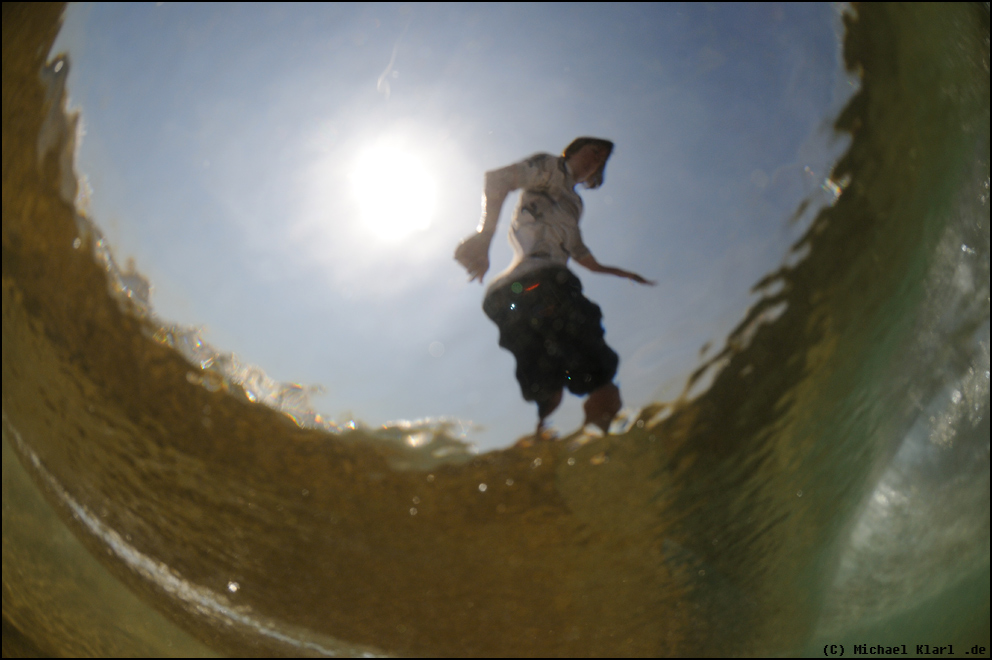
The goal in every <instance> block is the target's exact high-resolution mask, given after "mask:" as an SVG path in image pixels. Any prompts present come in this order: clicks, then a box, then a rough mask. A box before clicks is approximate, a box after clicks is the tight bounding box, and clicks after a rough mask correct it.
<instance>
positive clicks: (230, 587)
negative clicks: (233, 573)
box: [227, 581, 241, 594]
mask: <svg viewBox="0 0 992 660" xmlns="http://www.w3.org/2000/svg"><path fill="white" fill-rule="evenodd" d="M240 588H241V585H240V584H238V583H237V582H234V581H231V582H228V583H227V590H228V591H230V592H231V593H232V594H233V593H237V591H238V589H240Z"/></svg>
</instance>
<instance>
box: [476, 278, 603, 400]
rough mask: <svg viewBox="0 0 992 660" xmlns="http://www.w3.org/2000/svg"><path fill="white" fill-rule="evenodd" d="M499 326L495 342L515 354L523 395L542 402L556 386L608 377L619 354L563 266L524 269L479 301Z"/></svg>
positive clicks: (591, 385)
mask: <svg viewBox="0 0 992 660" xmlns="http://www.w3.org/2000/svg"><path fill="white" fill-rule="evenodd" d="M482 309H483V310H485V312H486V315H487V316H488V317H489V318H491V319H492V320H493V321H494V322H495V323H496V325H497V326H499V345H500V346H502V347H503V348H505V349H507V350H508V351H510V352H511V353H513V355H514V356H515V357H516V358H517V380H518V381H519V382H520V389H521V391H522V392H523V395H524V399H525V400H527V401H536V402H537V404H538V406H539V407H543V404H545V403H547V402H548V401H549V400H550V399H552V398H553V397H554V396H555V394H557V393H558V392H559V391H560V390H561V389H562V387H567V388H568V389H569V390H571V391H572V392H573V393H575V394H578V395H584V394H589V393H590V392H592V391H593V390H595V389H597V388H599V387H601V386H603V385H605V384H607V383H609V382H611V381H612V380H613V377H614V376H615V375H616V373H617V364H618V363H619V358H618V357H617V354H616V353H615V352H614V351H613V349H611V348H610V347H609V346H607V345H606V341H605V340H604V339H603V324H602V319H603V314H602V312H601V311H600V309H599V305H597V304H596V303H594V302H592V301H590V300H588V299H587V298H586V297H585V296H583V295H582V283H581V282H579V278H577V277H576V276H575V275H573V274H572V272H571V271H569V270H568V269H567V268H561V267H555V268H547V269H542V270H539V271H536V272H533V273H529V274H527V275H525V276H523V277H522V278H520V279H519V280H516V281H513V282H511V283H509V284H507V285H505V286H501V287H500V288H498V289H496V290H494V291H492V292H490V293H489V294H488V295H487V296H486V299H485V301H483V303H482Z"/></svg>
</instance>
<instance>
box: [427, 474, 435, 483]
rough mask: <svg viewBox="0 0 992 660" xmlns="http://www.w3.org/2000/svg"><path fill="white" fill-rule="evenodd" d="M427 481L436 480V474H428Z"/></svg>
mask: <svg viewBox="0 0 992 660" xmlns="http://www.w3.org/2000/svg"><path fill="white" fill-rule="evenodd" d="M427 481H428V482H433V481H434V475H433V474H428V475H427Z"/></svg>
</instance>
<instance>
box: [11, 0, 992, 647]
mask: <svg viewBox="0 0 992 660" xmlns="http://www.w3.org/2000/svg"><path fill="white" fill-rule="evenodd" d="M58 15H59V10H40V9H39V10H36V9H26V8H17V9H14V8H11V9H8V8H7V6H5V8H4V21H3V23H4V46H3V48H4V83H3V84H4V110H3V136H4V137H3V159H4V174H3V205H4V211H3V266H2V267H3V373H4V376H3V382H4V386H3V422H4V436H5V439H6V442H9V443H10V445H11V448H12V449H13V453H14V454H16V455H17V456H18V457H19V459H20V462H21V464H22V465H23V466H24V468H25V470H26V472H27V473H28V474H29V475H30V477H31V479H32V480H33V482H34V484H36V485H37V486H39V487H40V490H41V491H42V492H44V494H45V497H46V499H47V500H48V501H49V502H50V503H51V504H52V505H53V506H54V508H55V509H56V511H58V513H59V515H60V517H61V518H62V519H63V520H64V521H65V524H66V525H67V526H68V528H69V529H71V530H72V531H73V532H74V534H75V535H76V536H77V537H78V539H79V541H81V542H82V545H83V546H85V547H86V548H87V549H88V550H89V551H90V552H92V553H93V554H94V555H95V556H97V557H99V558H100V562H101V563H102V564H103V565H104V566H105V567H106V569H107V570H109V572H110V575H112V576H113V578H114V579H116V580H119V582H121V583H123V584H124V585H126V586H127V587H128V588H129V589H130V590H132V591H133V592H135V593H137V594H138V595H139V597H140V598H141V599H142V601H144V602H145V603H148V604H150V605H152V607H153V608H154V609H156V610H158V611H160V612H163V613H164V614H165V615H166V617H167V619H169V620H171V621H173V622H175V623H178V624H179V626H180V627H181V628H183V629H185V630H186V631H188V632H189V633H190V634H191V635H192V637H193V638H195V639H197V640H199V641H200V642H202V643H205V644H206V645H207V647H209V648H210V649H213V650H216V651H220V652H225V653H233V654H243V653H268V652H275V653H281V654H301V653H317V654H334V653H342V652H344V653H361V652H374V653H378V652H385V653H397V654H440V655H458V654H473V655H483V654H514V655H552V654H554V655H579V654H583V655H593V654H619V653H623V654H629V655H650V656H657V655H663V654H664V655H694V654H695V655H701V654H718V655H731V654H734V655H739V654H768V653H788V652H802V651H803V650H804V649H809V648H812V647H811V646H810V645H811V644H814V643H817V640H821V639H822V640H826V641H827V642H832V641H833V640H834V639H835V638H836V639H848V638H850V636H852V635H853V634H854V633H856V632H857V631H859V630H863V629H865V626H869V627H870V626H871V625H873V622H882V623H884V622H887V621H889V622H891V621H893V620H896V619H898V617H899V616H900V615H902V614H905V616H913V612H914V608H916V607H918V606H920V605H921V604H926V603H928V602H938V601H939V599H940V598H941V597H946V594H948V593H951V592H952V591H953V590H954V589H958V590H959V591H958V592H954V593H957V594H959V595H960V593H964V594H965V600H966V601H967V602H966V603H965V604H964V605H961V604H960V603H959V607H964V608H965V610H963V611H965V612H966V614H965V615H962V616H963V618H962V617H958V624H955V625H956V626H957V627H955V625H951V624H946V625H943V627H941V626H940V625H938V627H937V628H935V629H934V630H936V631H938V632H940V633H941V634H946V635H949V636H955V635H958V636H959V637H960V641H958V639H957V638H955V640H954V641H955V643H957V644H970V643H971V641H972V638H974V640H973V641H974V642H975V643H978V644H982V643H985V644H986V645H987V639H988V617H987V612H988V587H987V584H988V581H987V580H984V584H985V586H984V588H983V590H979V591H976V592H974V593H972V592H971V591H964V592H962V591H960V590H961V589H963V588H964V587H962V584H964V583H965V582H967V580H968V579H969V578H972V577H973V576H975V575H979V576H981V575H985V576H987V575H988V556H989V554H988V549H989V545H988V544H989V516H988V492H989V449H988V447H989V444H988V407H989V389H988V386H989V339H988V336H989V335H988V333H989V325H988V323H989V321H988V319H989V288H988V287H989V274H988V263H989V261H988V260H989V224H988V223H989V212H988V195H989V189H988V186H989V183H988V181H989V178H988V177H989V173H988V172H989V142H988V129H989V116H988V98H989V89H988V61H989V60H988V57H989V53H988V12H987V9H985V10H983V9H981V8H980V7H978V8H974V7H972V8H967V7H961V8H955V9H941V10H938V9H934V8H933V7H927V6H898V7H891V6H875V5H869V6H859V7H857V8H856V10H855V11H852V12H851V13H850V14H848V15H846V16H845V19H844V23H845V28H846V34H845V41H844V57H845V63H846V67H847V68H848V70H849V71H852V72H856V73H858V74H859V75H860V76H861V81H862V86H861V88H860V89H859V91H858V92H857V93H856V94H855V95H854V96H853V97H852V98H851V100H850V101H849V103H848V104H847V106H846V107H845V108H844V110H843V112H842V113H841V115H840V116H839V118H838V119H837V121H836V129H837V130H838V131H839V132H842V133H846V134H849V135H850V136H851V142H850V146H849V148H848V150H847V151H846V153H845V154H844V156H843V157H842V158H841V159H840V161H839V162H838V163H837V164H836V166H835V167H834V170H833V173H832V175H831V182H833V184H834V186H835V188H836V189H835V190H834V191H833V192H834V193H835V196H836V199H835V201H834V202H833V203H832V204H831V205H828V206H825V207H823V208H822V209H820V211H819V212H818V214H817V215H816V217H815V218H814V219H813V221H812V222H811V224H810V226H809V229H808V230H807V231H806V232H805V234H804V235H803V237H802V239H801V240H800V241H799V242H798V243H797V244H796V245H795V246H794V250H795V252H796V254H797V258H796V259H794V260H789V261H787V265H785V266H782V267H781V268H779V269H777V270H775V271H774V272H772V273H771V274H769V275H768V276H767V277H766V278H765V279H763V280H762V281H760V282H759V283H757V285H756V287H755V290H756V291H757V292H759V294H761V295H762V297H760V299H759V300H758V302H757V303H755V304H754V305H753V306H752V308H751V309H750V310H749V311H748V313H747V315H746V317H745V318H744V319H743V320H742V321H741V323H740V324H739V325H738V326H737V327H736V328H735V329H734V330H733V332H732V333H731V334H730V336H729V337H728V338H727V341H726V343H725V345H724V346H723V347H722V348H721V349H720V350H719V351H718V352H717V353H716V355H714V356H713V357H711V358H710V359H708V360H707V361H706V363H704V364H703V365H702V366H701V367H700V368H699V370H698V371H697V372H696V373H695V374H694V375H693V377H692V378H691V379H690V382H689V386H688V387H687V392H689V391H691V390H692V386H693V385H694V384H695V383H696V382H702V383H704V385H705V386H704V387H702V388H700V389H701V390H702V391H700V392H698V393H697V392H695V391H693V392H692V393H693V395H692V396H685V397H683V398H681V399H679V400H677V401H675V402H667V403H661V402H659V403H656V404H653V405H649V406H647V407H645V408H643V409H642V410H640V411H639V412H638V413H637V414H635V415H632V416H631V417H630V419H629V420H628V423H626V424H625V425H624V428H622V429H620V432H618V433H615V434H613V435H609V436H605V437H590V436H586V435H584V434H581V433H578V434H575V435H573V436H570V437H566V438H564V439H562V441H560V442H554V443H542V442H533V443H521V444H518V445H517V446H515V447H513V448H510V449H505V450H501V451H493V452H488V453H485V454H481V455H474V454H472V453H470V452H467V451H465V450H464V448H463V446H462V445H461V444H460V443H459V442H458V441H457V440H456V439H453V438H451V437H449V436H448V435H447V434H446V430H445V427H444V426H443V425H441V426H438V425H436V424H427V425H425V426H424V427H423V428H421V427H411V426H403V425H400V426H397V427H394V428H387V429H383V430H382V431H381V432H380V431H370V430H368V429H362V428H356V429H340V428H336V429H327V428H319V427H321V426H326V425H325V424H323V423H322V420H321V419H319V417H317V416H316V414H315V413H313V412H312V410H310V408H309V407H307V406H306V405H304V404H301V403H299V402H300V401H302V399H301V398H297V399H294V397H299V395H300V394H301V393H300V392H294V391H293V390H292V388H289V389H286V388H283V389H280V388H279V387H276V386H274V385H273V384H271V383H266V382H264V378H265V377H264V374H261V373H260V372H255V371H251V370H250V369H247V368H245V367H244V366H243V365H239V364H237V363H236V361H235V360H234V358H230V357H228V358H226V363H225V364H219V363H220V362H223V360H218V359H217V358H218V354H217V353H216V352H210V353H209V354H207V353H203V354H202V355H201V354H200V353H198V352H197V351H208V349H207V348H205V347H203V346H202V344H201V345H197V344H196V342H195V341H192V342H190V341H189V339H190V335H189V334H188V333H185V334H184V333H182V332H178V331H174V332H171V333H170V332H169V329H168V328H165V327H163V324H162V323H161V322H160V321H158V319H157V318H156V317H155V316H154V315H153V314H151V312H150V310H149V309H147V308H146V307H145V306H143V303H142V301H141V296H140V295H138V294H140V291H139V290H138V289H139V288H140V287H138V286H136V283H137V282H139V280H136V279H132V280H128V279H127V278H128V277H133V276H134V275H133V273H129V272H126V271H121V270H120V269H118V268H117V267H116V266H115V265H114V264H113V260H112V257H111V256H110V253H109V251H107V250H106V248H105V246H104V245H103V244H102V243H101V240H102V239H101V235H100V234H99V232H98V231H97V230H96V229H95V228H94V227H93V226H92V225H90V224H89V223H88V221H86V220H85V218H82V217H81V216H80V215H79V214H78V212H77V211H76V209H75V207H74V205H73V201H74V199H75V192H76V188H75V186H76V185H77V184H76V180H75V174H74V172H73V170H72V161H71V156H72V151H73V139H74V130H75V128H74V124H73V120H72V119H71V118H67V117H66V116H65V114H64V107H63V103H64V99H63V97H62V91H61V89H60V88H59V86H58V85H57V84H53V82H52V81H53V80H55V78H53V77H54V76H55V74H56V73H57V72H58V70H57V69H58V68H61V66H64V64H62V65H60V64H59V62H54V63H47V64H46V63H45V62H44V60H43V57H44V54H45V53H47V52H48V48H49V47H50V45H51V42H52V40H53V39H54V37H55V34H56V32H57V30H58V25H59V23H58ZM920 35H923V36H924V37H925V38H918V37H919V36H920ZM983 67H984V68H983ZM39 71H42V72H43V73H42V77H41V78H39V75H38V72H39ZM46 76H48V80H47V82H48V84H47V86H46V79H45V77H46ZM8 92H9V93H8ZM53 92H54V93H53ZM46 94H47V96H46ZM39 136H46V137H45V138H44V139H40V138H39ZM39 157H40V160H39ZM67 200H68V201H67ZM801 212H802V209H799V211H798V213H801ZM94 256H95V258H94ZM108 273H109V275H108ZM108 284H109V286H108ZM136 292H137V293H136ZM762 292H764V293H762ZM266 397H268V398H271V399H273V400H272V401H269V403H270V404H273V403H274V404H276V408H279V409H274V408H273V407H266V406H263V405H259V400H260V399H263V400H264V399H265V398H266ZM294 406H295V407H294ZM287 413H289V414H287ZM307 415H310V417H307ZM331 431H333V432H331ZM415 434H423V435H421V436H418V437H420V439H421V441H422V442H421V441H418V442H416V443H412V444H414V445H417V444H419V445H421V447H412V446H411V443H410V442H409V437H410V436H412V435H415ZM430 443H434V444H433V445H431V446H430V447H429V449H430V451H426V452H425V451H423V450H422V445H423V444H430ZM435 450H436V451H435ZM12 455H13V454H11V453H10V452H9V450H8V448H7V447H6V445H5V449H4V456H5V460H4V501H5V506H4V538H5V542H4V596H3V597H4V639H5V645H6V644H7V639H8V628H10V630H11V631H12V632H11V637H10V638H11V639H14V636H15V634H21V635H22V636H23V637H24V639H25V640H28V641H25V644H30V643H32V642H30V640H34V642H33V643H35V644H36V645H38V647H39V648H40V649H41V650H43V651H45V652H49V653H61V652H80V649H83V650H85V649H89V650H90V652H112V650H113V649H115V648H139V649H140V648H155V647H154V646H148V645H146V646H142V644H150V643H149V642H147V640H146V641H142V637H141V635H140V634H137V633H134V632H133V631H130V632H129V633H128V634H122V633H120V632H119V631H118V633H114V632H113V628H112V627H108V626H107V622H106V621H105V620H103V623H101V624H99V625H97V624H94V625H91V628H90V632H89V633H87V634H81V635H77V636H76V637H74V638H72V639H68V637H71V635H70V634H69V633H71V631H72V630H74V629H73V627H72V626H73V625H76V626H77V628H78V621H82V620H85V619H86V617H85V616H83V617H80V615H78V614H77V615H74V616H75V617H76V618H75V619H74V618H73V616H68V615H63V614H61V613H60V609H59V607H48V608H47V609H46V608H43V607H42V606H41V603H43V601H42V600H40V596H39V595H38V592H39V590H38V588H37V587H38V585H37V584H33V583H31V582H30V580H28V579H27V578H24V577H23V576H25V575H31V573H30V571H28V570H27V568H25V569H24V570H21V569H20V568H18V567H28V568H29V567H30V566H31V565H32V562H35V561H42V560H40V559H37V558H36V557H33V556H32V553H31V551H30V547H28V546H26V545H24V542H23V539H25V538H29V537H28V536H24V535H22V536H17V535H16V534H15V531H14V530H15V529H20V528H21V527H25V526H26V527H27V528H29V527H30V525H29V524H28V523H27V522H25V521H28V520H30V516H29V513H26V512H25V511H26V510H25V511H22V510H21V509H14V508H10V510H8V505H7V503H8V499H9V493H8V484H11V485H10V488H11V489H13V490H11V491H10V492H11V493H13V495H10V501H12V502H21V501H26V500H24V499H23V498H21V499H18V497H17V493H18V492H20V491H16V489H15V487H14V485H13V484H14V480H15V479H16V478H17V476H16V475H15V474H14V467H13V466H8V464H9V463H10V461H9V460H8V457H9V456H12ZM8 468H9V469H8ZM15 491H16V492H15ZM25 492H26V491H25ZM24 497H25V498H26V497H27V495H24ZM8 536H9V538H10V539H11V541H10V542H9V543H8ZM17 539H22V541H21V545H20V546H19V545H18V544H17V542H15V541H17ZM907 545H911V546H912V550H909V549H907ZM19 576H21V577H19ZM53 579H55V581H56V582H57V577H56V578H53ZM979 581H981V580H979ZM41 591H43V590H41ZM934 599H937V600H936V601H935V600H934ZM967 599H971V600H967ZM77 605H78V603H77V604H74V603H73V602H71V601H66V602H65V603H62V604H60V607H61V606H64V607H63V609H66V610H71V609H72V608H73V607H75V606H77ZM79 607H82V608H85V604H84V605H79ZM982 607H984V612H985V615H984V617H983V616H982V615H981V611H982V610H981V608H982ZM976 610H977V611H978V612H979V616H978V618H977V619H969V618H968V616H970V615H971V613H973V612H974V611H976ZM108 611H113V608H110V609H109V610H108ZM86 616H89V615H86ZM133 616H135V617H137V616H138V614H137V613H133ZM98 618H99V617H97V619H98ZM73 621H76V622H77V623H76V624H73V623H72V622H73ZM961 621H964V623H963V624H961V623H960V622H961ZM67 622H68V623H67ZM101 625H102V626H103V627H101ZM162 625H163V626H166V625H167V624H164V623H163V624H162ZM879 625H881V624H879ZM983 626H984V628H983ZM164 629H165V628H164V627H163V630H164ZM869 629H870V628H869ZM878 630H879V629H875V632H878ZM115 634H117V635H118V636H117V637H115ZM162 634H163V635H164V634H165V633H162ZM879 634H882V633H879ZM885 634H889V633H885ZM899 634H903V635H904V637H906V639H907V641H906V642H903V643H907V644H910V643H911V644H916V643H918V642H922V641H925V640H918V639H915V638H914V639H913V640H909V637H910V636H911V631H909V630H902V631H901V632H900V633H899ZM982 634H984V636H985V637H984V639H978V638H977V637H976V635H977V636H979V637H980V636H981V635H982ZM128 635H130V637H129V636H128ZM154 636H155V635H154V634H150V637H154ZM18 639H20V638H18ZM120 639H124V640H125V642H120V641H119V640H120ZM118 643H120V644H123V646H115V644H118ZM183 643H188V644H190V646H189V648H193V649H200V650H204V649H202V647H196V646H195V645H194V644H193V642H192V641H188V642H183ZM897 643H899V642H898V639H896V641H894V642H893V644H894V645H895V644H897ZM127 644H132V646H127ZM962 648H964V647H963V646H962Z"/></svg>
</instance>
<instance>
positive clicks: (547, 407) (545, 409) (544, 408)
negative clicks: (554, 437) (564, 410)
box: [534, 390, 562, 438]
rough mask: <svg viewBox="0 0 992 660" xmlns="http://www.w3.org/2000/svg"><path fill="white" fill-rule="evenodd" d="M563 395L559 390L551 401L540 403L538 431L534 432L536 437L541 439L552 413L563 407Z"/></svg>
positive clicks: (538, 408)
mask: <svg viewBox="0 0 992 660" xmlns="http://www.w3.org/2000/svg"><path fill="white" fill-rule="evenodd" d="M561 394H562V390H558V391H557V392H555V394H553V395H552V396H551V398H550V399H548V400H547V401H545V402H544V403H539V404H538V406H537V430H536V431H535V432H534V437H536V438H540V437H541V431H543V430H544V420H546V419H547V418H548V417H549V416H550V415H551V413H553V412H554V411H555V410H557V409H558V406H560V405H561Z"/></svg>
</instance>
